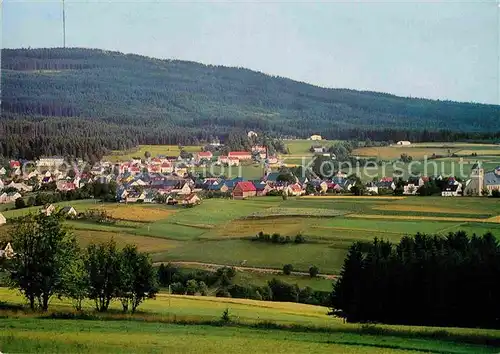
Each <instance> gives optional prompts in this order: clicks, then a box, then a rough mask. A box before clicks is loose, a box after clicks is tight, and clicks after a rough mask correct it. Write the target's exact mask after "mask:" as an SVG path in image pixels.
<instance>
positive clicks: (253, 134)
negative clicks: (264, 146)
mask: <svg viewBox="0 0 500 354" xmlns="http://www.w3.org/2000/svg"><path fill="white" fill-rule="evenodd" d="M247 136H248V137H249V138H253V137H255V138H256V137H257V133H256V132H254V131H253V130H250V131H249V132H248V133H247Z"/></svg>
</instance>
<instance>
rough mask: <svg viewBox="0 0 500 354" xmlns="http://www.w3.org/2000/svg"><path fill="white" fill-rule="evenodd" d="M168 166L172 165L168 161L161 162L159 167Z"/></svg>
mask: <svg viewBox="0 0 500 354" xmlns="http://www.w3.org/2000/svg"><path fill="white" fill-rule="evenodd" d="M170 166H172V165H171V164H170V162H164V163H162V164H161V167H170Z"/></svg>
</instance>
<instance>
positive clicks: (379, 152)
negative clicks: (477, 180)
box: [353, 143, 500, 160]
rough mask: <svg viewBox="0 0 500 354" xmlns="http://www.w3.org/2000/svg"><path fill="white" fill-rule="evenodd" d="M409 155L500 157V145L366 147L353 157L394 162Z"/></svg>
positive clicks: (417, 157)
mask: <svg viewBox="0 0 500 354" xmlns="http://www.w3.org/2000/svg"><path fill="white" fill-rule="evenodd" d="M403 153H405V154H408V155H410V156H412V157H413V158H414V159H423V158H424V157H426V156H427V157H431V156H432V155H433V154H435V155H439V156H448V155H451V154H456V155H458V156H465V157H469V158H471V159H472V158H473V157H472V156H471V154H472V153H476V154H477V155H479V156H498V155H500V145H498V144H469V143H414V144H411V145H409V146H398V145H392V146H382V147H364V148H359V149H356V150H354V152H353V155H355V156H363V157H377V158H379V159H381V160H393V159H397V158H399V157H400V156H401V154H403Z"/></svg>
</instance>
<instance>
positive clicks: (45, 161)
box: [36, 157, 64, 167]
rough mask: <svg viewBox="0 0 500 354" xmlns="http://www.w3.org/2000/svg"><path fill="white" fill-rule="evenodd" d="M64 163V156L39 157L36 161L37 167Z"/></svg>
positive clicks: (55, 165)
mask: <svg viewBox="0 0 500 354" xmlns="http://www.w3.org/2000/svg"><path fill="white" fill-rule="evenodd" d="M62 164H64V158H62V157H41V158H40V160H38V161H37V163H36V165H37V167H57V166H61V165H62Z"/></svg>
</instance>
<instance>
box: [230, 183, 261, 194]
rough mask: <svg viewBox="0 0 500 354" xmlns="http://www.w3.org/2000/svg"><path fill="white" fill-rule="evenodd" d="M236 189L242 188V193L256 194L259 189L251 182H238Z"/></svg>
mask: <svg viewBox="0 0 500 354" xmlns="http://www.w3.org/2000/svg"><path fill="white" fill-rule="evenodd" d="M234 188H240V189H241V191H242V192H255V191H257V189H256V188H255V185H254V184H253V183H252V182H250V181H246V182H238V183H237V184H236V186H235V187H234Z"/></svg>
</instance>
